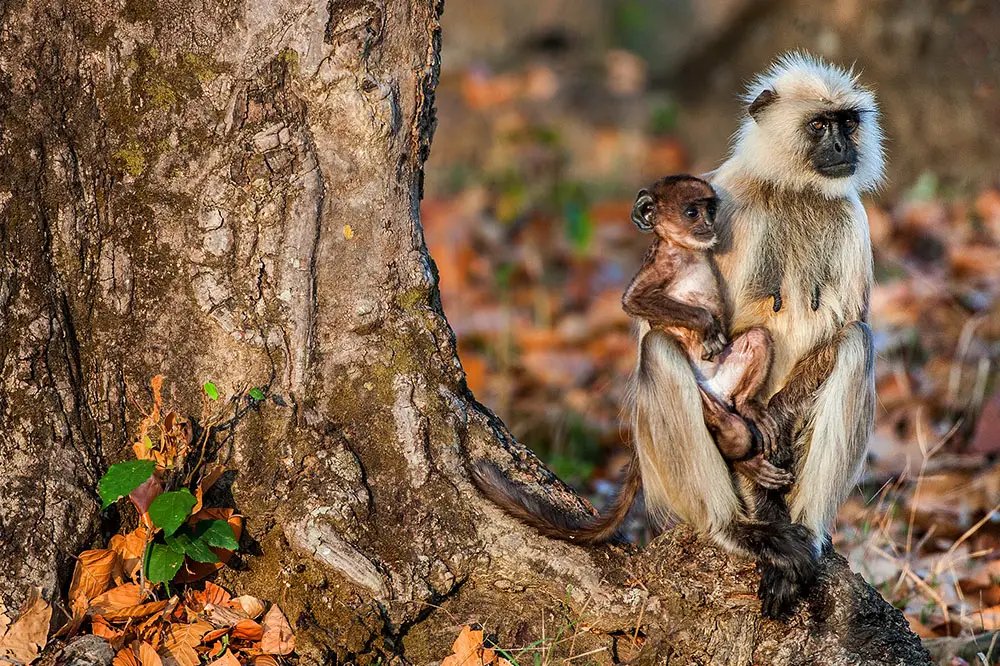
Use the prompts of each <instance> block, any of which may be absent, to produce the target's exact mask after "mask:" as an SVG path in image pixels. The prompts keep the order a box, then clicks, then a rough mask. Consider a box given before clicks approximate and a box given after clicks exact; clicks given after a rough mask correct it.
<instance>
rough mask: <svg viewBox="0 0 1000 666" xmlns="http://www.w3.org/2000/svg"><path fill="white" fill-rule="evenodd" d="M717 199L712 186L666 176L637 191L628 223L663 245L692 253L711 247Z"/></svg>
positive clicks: (703, 182) (713, 241)
mask: <svg viewBox="0 0 1000 666" xmlns="http://www.w3.org/2000/svg"><path fill="white" fill-rule="evenodd" d="M718 202H719V200H718V198H717V197H716V196H715V191H714V190H713V189H712V186H711V185H709V184H708V183H706V182H705V181H703V180H701V179H700V178H695V177H694V176H667V177H666V178H661V179H660V180H658V181H656V182H655V183H653V185H652V186H651V187H650V188H649V189H648V190H639V195H638V196H637V197H636V199H635V204H634V205H633V206H632V221H633V222H634V223H635V226H637V227H639V229H641V230H642V231H652V232H653V233H655V234H656V235H657V236H658V237H659V238H661V239H662V240H664V241H665V242H667V243H672V244H674V245H678V246H680V247H684V248H689V249H692V250H707V249H709V248H711V247H712V246H713V245H715V242H716V240H717V238H716V235H715V210H716V208H717V207H718Z"/></svg>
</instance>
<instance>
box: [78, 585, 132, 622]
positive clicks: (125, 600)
mask: <svg viewBox="0 0 1000 666" xmlns="http://www.w3.org/2000/svg"><path fill="white" fill-rule="evenodd" d="M142 599H143V593H142V588H141V587H139V585H137V584H135V583H125V584H124V585H119V586H118V587H113V588H111V589H110V590H108V591H107V592H104V593H103V594H100V595H98V596H96V597H94V598H93V599H92V600H91V602H90V614H91V615H106V614H107V613H109V612H114V611H118V610H121V609H122V608H128V607H129V606H137V605H139V604H140V603H141V602H142Z"/></svg>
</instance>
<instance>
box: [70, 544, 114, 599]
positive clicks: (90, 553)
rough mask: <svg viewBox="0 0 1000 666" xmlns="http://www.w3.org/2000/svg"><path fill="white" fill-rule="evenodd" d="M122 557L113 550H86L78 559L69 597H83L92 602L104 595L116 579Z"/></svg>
mask: <svg viewBox="0 0 1000 666" xmlns="http://www.w3.org/2000/svg"><path fill="white" fill-rule="evenodd" d="M120 564H121V556H120V555H118V553H116V552H115V551H113V550H85V551H83V552H82V553H80V555H79V556H78V557H77V559H76V568H75V569H74V570H73V581H72V582H71V583H70V585H69V597H70V599H74V598H76V597H82V598H83V599H85V600H86V601H90V600H91V599H93V598H94V597H96V596H98V595H99V594H103V593H104V592H105V591H106V590H107V589H108V587H110V586H111V582H112V580H113V578H114V573H115V568H116V566H120Z"/></svg>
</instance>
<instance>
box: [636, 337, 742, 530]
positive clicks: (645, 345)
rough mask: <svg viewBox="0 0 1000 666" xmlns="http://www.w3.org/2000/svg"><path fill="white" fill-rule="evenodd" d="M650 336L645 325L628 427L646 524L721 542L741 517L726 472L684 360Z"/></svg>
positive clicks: (664, 340) (669, 344)
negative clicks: (698, 532)
mask: <svg viewBox="0 0 1000 666" xmlns="http://www.w3.org/2000/svg"><path fill="white" fill-rule="evenodd" d="M648 332H649V324H647V323H646V322H642V323H641V324H640V327H639V338H640V340H642V344H641V346H640V352H639V353H640V358H639V366H640V369H639V371H638V372H637V373H636V376H635V380H636V381H635V385H634V391H635V393H634V396H633V399H634V402H635V408H634V409H633V410H632V415H633V419H632V427H633V432H635V433H636V439H637V446H636V452H637V453H638V457H639V464H640V466H641V469H642V480H643V487H644V488H645V496H646V508H647V511H648V514H649V517H650V519H651V520H652V521H653V522H654V523H655V524H657V525H659V526H660V527H663V526H664V525H666V524H667V523H668V522H669V521H670V520H676V519H680V520H682V521H684V522H687V523H690V524H692V525H696V526H698V527H699V528H701V529H702V530H703V531H704V532H706V533H708V534H710V535H712V536H717V537H721V534H722V531H723V530H724V529H725V528H726V527H727V526H728V525H730V524H731V523H732V522H733V520H735V519H736V518H737V517H740V516H742V513H741V512H742V507H741V506H740V501H739V499H738V498H737V497H736V494H735V493H734V492H733V488H732V477H731V474H730V472H729V468H728V467H727V465H726V462H725V461H724V460H723V459H722V456H721V455H719V450H718V448H716V446H715V441H714V440H713V439H712V437H711V435H709V434H708V431H707V430H706V429H705V420H704V417H703V416H702V407H701V397H700V395H699V392H698V383H697V381H696V379H695V375H694V373H693V372H692V371H691V368H690V366H689V365H688V358H687V354H686V353H685V352H684V350H682V349H681V348H680V346H679V345H678V344H677V343H676V342H675V341H674V340H673V339H671V338H669V337H668V336H666V335H664V334H662V333H658V334H657V335H654V336H650V337H646V334H647V333H648ZM678 433H689V435H688V436H686V437H678Z"/></svg>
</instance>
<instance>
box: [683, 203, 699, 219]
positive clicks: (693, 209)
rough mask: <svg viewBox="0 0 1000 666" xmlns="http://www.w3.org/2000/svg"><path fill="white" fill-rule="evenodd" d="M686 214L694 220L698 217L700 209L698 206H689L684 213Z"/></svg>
mask: <svg viewBox="0 0 1000 666" xmlns="http://www.w3.org/2000/svg"><path fill="white" fill-rule="evenodd" d="M684 214H685V215H687V216H688V217H689V218H691V219H692V220H693V219H695V218H696V217H698V207H697V206H688V208H687V210H686V211H684Z"/></svg>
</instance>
